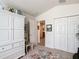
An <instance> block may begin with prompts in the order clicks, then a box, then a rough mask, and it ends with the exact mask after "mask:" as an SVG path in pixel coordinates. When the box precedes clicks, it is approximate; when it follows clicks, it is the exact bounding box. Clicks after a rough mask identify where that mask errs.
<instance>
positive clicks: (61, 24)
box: [55, 18, 67, 51]
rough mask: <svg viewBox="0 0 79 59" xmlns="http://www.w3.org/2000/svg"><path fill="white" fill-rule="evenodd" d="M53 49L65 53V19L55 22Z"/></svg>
mask: <svg viewBox="0 0 79 59" xmlns="http://www.w3.org/2000/svg"><path fill="white" fill-rule="evenodd" d="M55 48H57V49H60V50H64V51H67V18H61V19H56V20H55Z"/></svg>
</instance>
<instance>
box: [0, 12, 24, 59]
mask: <svg viewBox="0 0 79 59" xmlns="http://www.w3.org/2000/svg"><path fill="white" fill-rule="evenodd" d="M23 47H24V16H21V15H18V14H14V13H10V12H7V11H3V12H0V58H3V59H4V58H6V57H9V56H10V57H13V55H11V54H13V53H14V54H17V52H21V51H24V48H23ZM19 48H21V50H20V49H19ZM14 51H15V52H14ZM2 54H3V55H2ZM8 54H9V55H8ZM24 54H25V53H24V52H23V53H19V54H18V55H16V57H15V58H19V57H20V56H23V55H24ZM4 55H5V56H4ZM6 59H8V58H6ZM13 59H14V58H13Z"/></svg>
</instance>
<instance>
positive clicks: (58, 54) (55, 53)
mask: <svg viewBox="0 0 79 59" xmlns="http://www.w3.org/2000/svg"><path fill="white" fill-rule="evenodd" d="M72 56H73V54H72V53H69V52H65V51H61V50H57V49H50V48H45V47H36V48H35V49H34V50H30V51H29V53H27V55H26V56H24V57H23V58H22V59H72Z"/></svg>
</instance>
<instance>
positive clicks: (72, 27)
mask: <svg viewBox="0 0 79 59" xmlns="http://www.w3.org/2000/svg"><path fill="white" fill-rule="evenodd" d="M78 24H79V17H69V19H68V51H69V52H72V53H75V52H77V48H78V47H79V46H78V43H79V40H78V39H77V38H76V33H78V28H77V27H78Z"/></svg>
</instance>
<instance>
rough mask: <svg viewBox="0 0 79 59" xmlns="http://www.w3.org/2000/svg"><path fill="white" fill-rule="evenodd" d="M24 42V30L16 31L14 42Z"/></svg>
mask: <svg viewBox="0 0 79 59" xmlns="http://www.w3.org/2000/svg"><path fill="white" fill-rule="evenodd" d="M22 40H24V30H14V41H17V42H18V41H22Z"/></svg>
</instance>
